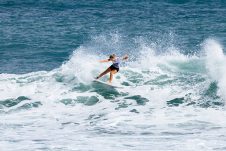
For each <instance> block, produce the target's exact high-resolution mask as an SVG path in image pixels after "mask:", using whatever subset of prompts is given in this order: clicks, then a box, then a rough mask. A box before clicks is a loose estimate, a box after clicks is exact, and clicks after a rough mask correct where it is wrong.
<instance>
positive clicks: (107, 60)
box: [99, 59, 110, 63]
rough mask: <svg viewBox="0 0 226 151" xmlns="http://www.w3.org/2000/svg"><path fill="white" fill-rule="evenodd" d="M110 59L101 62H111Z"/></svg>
mask: <svg viewBox="0 0 226 151" xmlns="http://www.w3.org/2000/svg"><path fill="white" fill-rule="evenodd" d="M109 61H110V59H106V60H100V61H99V62H101V63H103V62H109Z"/></svg>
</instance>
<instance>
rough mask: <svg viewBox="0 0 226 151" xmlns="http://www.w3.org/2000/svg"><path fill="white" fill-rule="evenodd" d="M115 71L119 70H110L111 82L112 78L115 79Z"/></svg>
mask: <svg viewBox="0 0 226 151" xmlns="http://www.w3.org/2000/svg"><path fill="white" fill-rule="evenodd" d="M115 73H117V70H111V72H110V79H109V83H111V82H112V80H113V74H115Z"/></svg>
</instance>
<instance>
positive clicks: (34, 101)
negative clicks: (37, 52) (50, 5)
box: [0, 36, 226, 151]
mask: <svg viewBox="0 0 226 151" xmlns="http://www.w3.org/2000/svg"><path fill="white" fill-rule="evenodd" d="M103 39H104V38H103V37H99V39H95V41H101V43H105V41H103ZM104 40H106V39H104ZM118 40H119V39H118V38H117V36H116V38H115V37H114V38H113V39H112V40H111V42H110V43H111V46H112V45H114V42H115V43H117V41H118ZM117 45H118V43H117ZM109 47H110V46H109ZM223 49H224V48H223V46H222V45H221V44H220V42H219V41H218V40H216V39H214V38H208V39H206V40H204V41H203V42H202V43H200V53H199V54H193V55H185V54H183V53H181V52H180V51H179V50H178V49H177V48H175V47H168V48H167V50H166V51H163V52H161V53H159V51H157V50H156V45H154V44H152V43H145V42H141V41H139V44H138V46H137V47H136V50H137V51H134V50H131V51H126V52H125V51H123V50H122V49H115V53H117V54H118V55H124V54H128V55H129V57H130V58H129V60H128V62H125V63H123V64H122V67H121V68H120V72H119V73H117V74H116V75H115V77H114V80H113V83H114V84H117V85H120V87H122V88H120V89H117V88H112V87H107V86H104V85H102V84H98V83H94V82H93V77H95V76H96V75H98V74H99V73H100V72H102V71H103V70H104V69H105V68H107V67H108V66H109V65H110V64H100V63H99V62H98V60H100V59H105V58H107V57H108V55H109V54H110V53H111V51H110V50H101V51H100V47H97V45H94V44H93V42H90V43H89V44H88V45H81V46H80V47H79V48H77V49H76V50H74V52H73V54H72V55H71V56H70V58H69V59H68V60H67V61H65V62H64V63H63V64H62V65H61V66H60V67H59V68H56V69H53V70H51V71H38V72H31V73H26V74H7V73H2V74H0V92H1V95H0V125H1V126H0V129H1V131H0V134H1V137H0V148H1V150H3V151H15V150H21V151H22V150H23V151H30V150H37V151H38V150H40V151H41V150H54V151H62V150H64V151H77V150H79V151H82V150H84V151H88V150H90V151H91V150H92V151H95V150H96V151H97V150H98V151H99V150H105V151H111V150H112V151H115V150H123V151H127V150H148V151H150V150H183V151H194V150H199V151H212V150H222V151H223V150H226V135H225V134H226V121H225V118H226V111H225V100H226V95H225V92H226V76H225V74H226V69H225V66H226V60H225V55H224V53H223ZM135 52H136V53H135ZM107 79H108V76H105V77H103V78H102V80H103V81H106V80H107Z"/></svg>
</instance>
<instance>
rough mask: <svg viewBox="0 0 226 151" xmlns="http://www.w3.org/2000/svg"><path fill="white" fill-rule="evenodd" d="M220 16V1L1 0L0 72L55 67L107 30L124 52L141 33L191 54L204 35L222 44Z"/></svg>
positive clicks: (225, 6)
mask: <svg viewBox="0 0 226 151" xmlns="http://www.w3.org/2000/svg"><path fill="white" fill-rule="evenodd" d="M225 14H226V2H225V1H222V0H217V1H214V0H213V1H211V0H208V1H201V0H200V1H199V0H191V1H186V0H182V1H178V0H166V1H134V0H132V1H100V0H98V1H73V0H51V1H45V0H37V1H36V0H27V1H23V0H17V1H16V0H1V1H0V73H28V72H32V71H40V70H51V69H54V68H57V67H59V66H60V65H61V64H62V63H63V62H64V61H66V60H68V59H69V56H70V55H71V54H72V52H73V51H74V50H75V49H76V48H78V47H79V46H81V45H85V44H87V43H90V41H91V39H92V37H93V36H99V35H110V34H111V33H118V34H120V35H121V36H122V37H123V38H122V39H123V40H124V46H123V47H120V49H123V50H125V51H127V50H128V49H130V51H133V49H134V48H135V47H136V46H135V45H136V44H134V43H135V42H134V40H133V39H134V38H137V37H142V38H145V39H146V40H148V41H149V42H155V43H157V45H159V46H161V47H162V46H172V45H173V46H174V47H176V48H177V49H179V51H180V52H183V53H185V54H194V53H195V52H199V51H200V44H201V43H202V42H203V41H204V40H205V39H206V38H209V37H215V38H217V39H218V40H219V41H221V43H222V44H224V45H225V44H226V39H225V37H226V17H225ZM102 48H103V49H104V48H105V47H104V46H103V47H102ZM107 49H109V48H107ZM112 49H114V48H112ZM116 49H117V48H116ZM159 51H165V50H164V49H160V50H159Z"/></svg>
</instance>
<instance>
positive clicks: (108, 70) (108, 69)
mask: <svg viewBox="0 0 226 151" xmlns="http://www.w3.org/2000/svg"><path fill="white" fill-rule="evenodd" d="M110 71H111V69H110V68H107V69H106V70H105V71H104V72H102V73H101V74H100V75H99V76H98V77H96V79H99V78H100V77H102V76H103V75H105V74H107V73H108V72H110Z"/></svg>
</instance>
